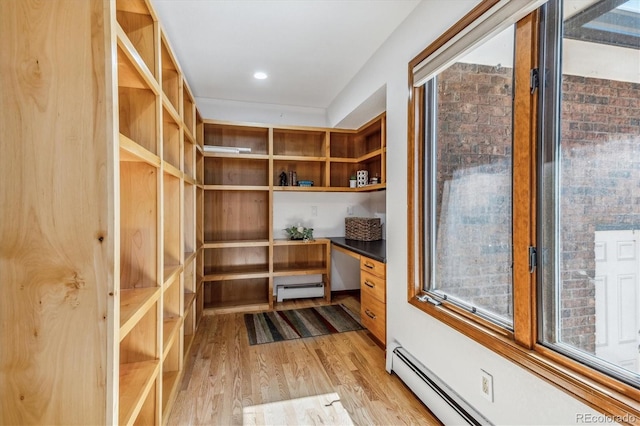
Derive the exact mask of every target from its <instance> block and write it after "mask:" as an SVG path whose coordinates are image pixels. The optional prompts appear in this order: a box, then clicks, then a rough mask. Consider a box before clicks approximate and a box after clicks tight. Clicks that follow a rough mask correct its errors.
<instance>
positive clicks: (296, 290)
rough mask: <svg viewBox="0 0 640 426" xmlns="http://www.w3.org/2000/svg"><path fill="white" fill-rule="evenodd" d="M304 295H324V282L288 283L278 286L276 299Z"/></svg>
mask: <svg viewBox="0 0 640 426" xmlns="http://www.w3.org/2000/svg"><path fill="white" fill-rule="evenodd" d="M303 297H324V283H314V284H287V285H278V286H276V298H277V299H276V300H277V301H278V302H282V301H283V300H284V299H301V298H303Z"/></svg>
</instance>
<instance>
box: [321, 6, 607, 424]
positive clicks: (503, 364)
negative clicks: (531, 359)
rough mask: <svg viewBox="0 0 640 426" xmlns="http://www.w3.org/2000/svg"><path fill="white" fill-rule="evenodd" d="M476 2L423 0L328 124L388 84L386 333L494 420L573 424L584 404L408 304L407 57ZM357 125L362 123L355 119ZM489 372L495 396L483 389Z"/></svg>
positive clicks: (330, 115) (332, 112)
mask: <svg viewBox="0 0 640 426" xmlns="http://www.w3.org/2000/svg"><path fill="white" fill-rule="evenodd" d="M477 3H478V1H477V0H457V1H446V2H445V1H435V0H424V1H423V2H422V3H421V4H420V5H418V6H417V7H416V9H415V10H414V12H413V13H412V15H411V16H410V17H409V18H407V20H406V21H405V22H404V23H403V24H402V25H401V26H400V27H399V29H398V30H397V31H396V32H395V33H394V34H393V35H392V36H391V37H390V38H389V39H388V40H387V42H386V43H385V44H384V45H383V46H381V48H380V49H379V50H378V51H377V52H376V54H375V55H374V56H373V57H372V58H371V60H370V61H369V62H368V63H367V64H366V66H365V67H364V68H363V69H362V70H361V71H360V72H359V73H358V75H357V76H356V77H355V78H354V79H353V80H352V81H351V82H350V83H349V85H348V86H347V87H346V88H345V89H344V90H343V91H342V92H341V94H340V95H339V96H338V97H337V98H336V100H335V101H334V102H333V103H332V104H331V105H330V107H329V109H328V111H327V115H328V119H329V124H330V125H335V124H338V123H340V122H341V121H343V120H345V119H346V118H347V117H348V116H349V115H350V114H351V113H352V111H354V110H356V109H357V108H358V106H359V105H360V104H361V103H362V102H364V101H365V100H366V99H368V98H369V97H370V96H371V94H372V93H374V92H375V91H376V90H377V89H378V88H380V87H382V86H384V85H385V84H386V88H387V94H386V102H387V108H386V109H387V147H388V148H387V181H388V182H387V191H386V204H387V207H386V215H387V216H386V219H387V220H386V222H387V224H386V231H387V277H388V278H387V336H388V339H389V341H392V340H394V339H395V340H397V341H398V342H399V343H400V344H401V345H403V346H404V347H405V348H406V349H407V350H408V351H409V352H411V353H412V354H413V355H414V356H416V357H417V358H418V359H419V360H420V361H421V362H422V363H423V364H425V365H426V366H427V367H429V368H430V369H431V370H432V371H434V372H435V373H436V374H437V375H439V376H440V377H441V378H442V379H444V380H445V381H446V382H447V383H448V384H449V385H450V386H452V387H453V388H454V389H455V390H456V391H457V392H458V393H459V394H460V395H461V396H462V397H463V398H465V399H466V400H467V401H469V403H471V404H472V405H473V406H475V407H476V408H477V409H478V410H480V411H481V412H482V413H484V414H485V415H486V416H487V417H488V418H489V419H490V420H491V421H492V422H494V423H496V424H577V418H576V415H577V414H580V413H590V414H596V413H595V412H594V411H593V410H591V409H590V408H589V407H588V406H586V405H584V404H582V403H580V402H578V401H577V400H575V399H574V398H572V397H571V396H569V395H568V394H566V393H564V392H562V391H560V390H558V389H557V388H555V387H553V386H551V385H549V384H548V383H546V382H545V381H543V380H541V379H539V378H537V377H536V376H534V375H532V374H530V373H529V372H527V371H526V370H524V369H523V368H521V367H519V366H517V365H515V364H513V363H511V362H510V361H508V360H506V359H504V358H502V357H501V356H499V355H496V354H494V353H492V352H491V351H489V350H487V349H486V348H484V347H483V346H481V345H479V344H477V343H475V342H474V341H472V340H470V339H468V338H467V337H465V336H463V335H461V334H460V333H458V332H457V331H455V330H453V329H451V328H449V327H447V326H446V325H444V324H443V323H441V322H439V321H437V320H435V319H433V318H432V317H430V316H428V315H426V314H424V313H423V312H422V311H419V310H417V309H416V308H414V307H412V306H411V305H409V304H408V303H407V296H406V295H407V192H406V182H407V148H406V146H407V101H408V94H409V89H408V79H407V75H408V62H409V61H410V60H411V59H412V58H413V57H414V56H415V55H417V54H418V53H419V52H420V51H421V50H422V49H424V48H425V47H426V46H427V45H428V44H429V43H430V42H431V41H433V40H434V39H435V38H436V37H438V36H439V35H440V34H442V33H443V32H444V31H445V30H446V29H447V28H449V27H450V26H451V25H452V24H454V23H455V22H456V21H457V20H458V19H460V18H461V17H462V16H464V14H465V13H466V12H468V11H469V10H470V9H471V8H473V7H474V6H475V5H476V4H477ZM360 124H361V123H360ZM480 369H484V370H486V371H488V372H489V373H490V374H492V375H493V384H494V394H495V398H494V402H493V403H490V402H488V401H487V400H485V399H484V398H483V397H482V395H481V392H480Z"/></svg>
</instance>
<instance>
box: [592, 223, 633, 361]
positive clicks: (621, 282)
mask: <svg viewBox="0 0 640 426" xmlns="http://www.w3.org/2000/svg"><path fill="white" fill-rule="evenodd" d="M595 234H596V235H595V260H596V274H595V290H596V294H595V305H596V306H595V308H596V356H597V357H598V358H602V359H604V360H607V361H609V362H611V363H613V364H615V365H618V366H620V367H623V368H625V369H627V370H630V371H635V372H640V360H639V359H638V357H639V356H640V355H639V352H638V351H639V344H640V335H639V334H638V333H639V332H640V301H639V298H640V280H639V276H640V253H638V252H639V249H640V245H639V244H638V241H639V240H640V238H638V236H639V235H640V231H638V230H635V231H634V230H622V231H596V233H595Z"/></svg>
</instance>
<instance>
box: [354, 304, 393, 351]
mask: <svg viewBox="0 0 640 426" xmlns="http://www.w3.org/2000/svg"><path fill="white" fill-rule="evenodd" d="M360 321H362V325H363V326H364V327H366V328H367V329H368V330H369V331H370V332H371V334H373V335H374V336H375V337H376V338H377V339H378V340H380V342H382V343H383V344H386V343H387V342H386V330H387V312H386V305H385V304H384V303H382V302H380V301H379V300H377V299H376V298H374V297H372V296H371V295H370V294H368V293H366V292H363V293H362V294H361V296H360Z"/></svg>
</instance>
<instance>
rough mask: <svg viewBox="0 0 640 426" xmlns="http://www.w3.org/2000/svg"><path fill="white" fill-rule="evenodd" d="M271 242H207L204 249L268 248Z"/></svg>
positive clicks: (203, 246)
mask: <svg viewBox="0 0 640 426" xmlns="http://www.w3.org/2000/svg"><path fill="white" fill-rule="evenodd" d="M268 246H269V240H233V241H207V242H205V243H204V244H203V245H202V248H203V249H212V248H226V247H268Z"/></svg>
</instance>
